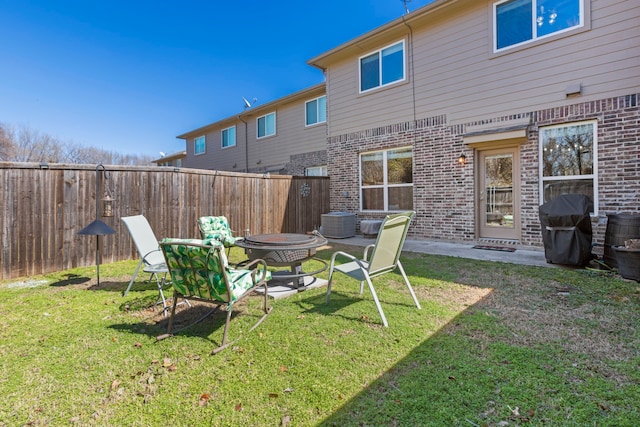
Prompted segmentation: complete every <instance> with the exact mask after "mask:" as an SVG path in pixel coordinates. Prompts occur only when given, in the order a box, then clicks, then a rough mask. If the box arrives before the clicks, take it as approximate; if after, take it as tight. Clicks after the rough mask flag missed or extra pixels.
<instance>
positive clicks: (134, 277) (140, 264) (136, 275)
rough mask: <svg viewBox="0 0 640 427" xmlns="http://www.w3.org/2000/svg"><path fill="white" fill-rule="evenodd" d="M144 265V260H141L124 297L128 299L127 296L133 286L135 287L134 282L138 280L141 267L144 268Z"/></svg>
mask: <svg viewBox="0 0 640 427" xmlns="http://www.w3.org/2000/svg"><path fill="white" fill-rule="evenodd" d="M143 263H144V261H143V260H140V262H139V263H138V266H137V267H136V271H135V272H134V273H133V276H131V281H130V282H129V286H127V289H126V290H125V291H124V292H123V293H122V296H123V297H126V296H127V294H128V293H129V290H130V289H131V285H133V281H134V280H136V277H138V271H140V267H141V266H142V264H143Z"/></svg>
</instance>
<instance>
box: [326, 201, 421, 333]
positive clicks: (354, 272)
mask: <svg viewBox="0 0 640 427" xmlns="http://www.w3.org/2000/svg"><path fill="white" fill-rule="evenodd" d="M414 216H415V212H413V211H409V212H403V213H398V214H395V215H388V216H387V217H386V218H385V219H384V221H383V222H382V225H381V226H380V232H379V233H378V238H377V239H376V242H375V243H374V244H372V245H369V246H367V247H366V248H365V249H364V257H363V259H358V258H356V257H354V256H353V255H350V254H348V253H345V252H342V251H338V252H335V253H334V254H333V255H332V256H331V264H330V267H329V283H328V284H327V304H328V303H329V298H330V296H331V282H332V280H333V273H334V271H339V272H341V273H344V274H346V275H347V276H349V277H351V278H354V279H356V280H359V281H360V294H362V292H363V290H364V282H365V281H366V282H367V284H368V285H369V289H370V290H371V295H372V296H373V300H374V301H375V303H376V306H377V307H378V311H379V312H380V317H381V318H382V323H383V325H384V326H385V327H388V326H389V324H388V323H387V318H386V317H385V315H384V312H383V311H382V307H381V306H380V301H379V300H378V295H377V294H376V291H375V289H374V288H373V283H372V282H371V279H372V278H373V277H376V276H380V275H382V274H385V273H390V272H392V271H394V270H395V269H396V268H397V269H398V270H400V273H401V274H402V277H403V278H404V282H405V283H406V285H407V287H408V288H409V292H410V293H411V297H412V298H413V301H414V302H415V304H416V306H417V307H418V309H421V308H422V307H420V303H419V302H418V299H417V298H416V294H415V293H414V292H413V288H412V287H411V284H410V283H409V279H408V278H407V275H406V273H405V272H404V268H403V267H402V263H401V262H400V253H401V252H402V247H403V246H404V240H405V238H406V236H407V231H408V230H409V224H410V222H411V219H412V218H413V217H414ZM371 250H372V252H371V256H370V257H369V251H371ZM338 256H341V257H343V258H346V259H347V260H349V261H348V262H345V263H342V264H336V258H337V257H338Z"/></svg>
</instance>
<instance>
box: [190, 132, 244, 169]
mask: <svg viewBox="0 0 640 427" xmlns="http://www.w3.org/2000/svg"><path fill="white" fill-rule="evenodd" d="M233 125H234V124H233V123H226V124H224V125H220V126H217V127H213V128H208V129H207V130H206V132H205V133H204V135H205V136H206V141H207V148H206V153H205V154H202V155H199V156H194V155H193V139H194V138H189V139H188V140H187V159H185V163H184V165H185V167H189V168H195V169H211V170H228V171H234V170H238V171H239V170H242V169H243V168H244V163H245V161H244V124H243V123H242V122H238V123H236V124H235V126H236V145H235V147H227V148H222V129H227V128H229V127H231V126H233ZM189 150H190V151H189ZM234 164H235V165H236V168H233V167H232V166H233V165H234Z"/></svg>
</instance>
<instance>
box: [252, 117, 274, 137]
mask: <svg viewBox="0 0 640 427" xmlns="http://www.w3.org/2000/svg"><path fill="white" fill-rule="evenodd" d="M269 116H273V132H272V133H266V132H267V117H269ZM260 119H264V120H265V127H264V130H265V134H264V135H262V136H260ZM276 123H277V122H276V112H275V111H273V112H271V113H268V114H265V115H263V116H260V117H258V118H257V119H256V139H262V138H268V137H270V136H274V135H275V134H276V126H277V124H276Z"/></svg>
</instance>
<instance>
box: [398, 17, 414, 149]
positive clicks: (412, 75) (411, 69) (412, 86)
mask: <svg viewBox="0 0 640 427" xmlns="http://www.w3.org/2000/svg"><path fill="white" fill-rule="evenodd" d="M402 23H403V24H404V25H406V26H407V28H408V29H409V55H408V56H409V70H410V73H411V98H412V102H413V125H414V127H415V126H417V121H418V118H417V116H416V75H415V73H414V68H413V28H411V25H409V23H408V22H407V20H406V15H403V16H402ZM414 139H415V129H414ZM414 145H415V144H414Z"/></svg>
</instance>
